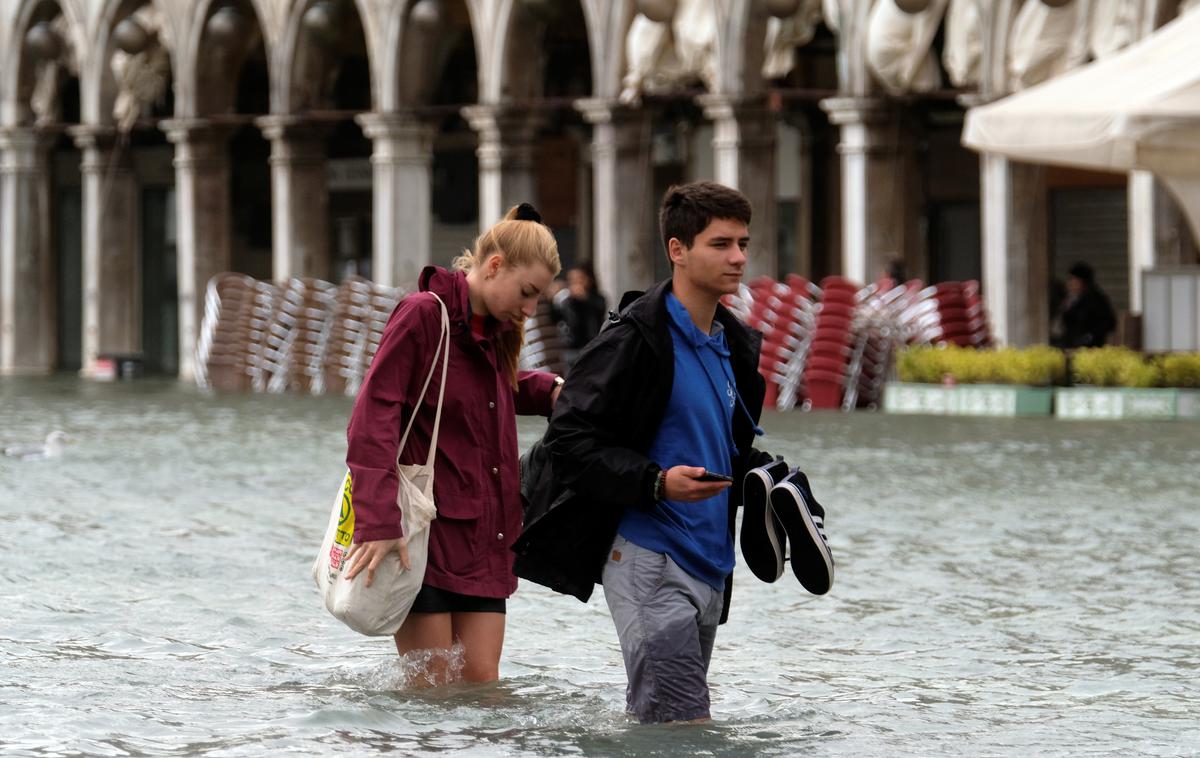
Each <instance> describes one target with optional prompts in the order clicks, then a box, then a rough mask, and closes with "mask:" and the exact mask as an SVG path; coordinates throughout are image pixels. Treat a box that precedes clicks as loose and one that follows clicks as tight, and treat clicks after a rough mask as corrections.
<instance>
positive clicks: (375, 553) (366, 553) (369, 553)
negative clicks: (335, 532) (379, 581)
mask: <svg viewBox="0 0 1200 758" xmlns="http://www.w3.org/2000/svg"><path fill="white" fill-rule="evenodd" d="M393 550H395V551H397V552H399V553H400V565H401V566H403V567H404V570H405V571H410V570H412V563H410V562H409V560H408V540H406V539H404V538H403V537H400V538H399V539H394V540H373V541H371V542H355V543H354V544H353V545H351V546H350V554H349V555H347V556H346V560H347V561H353V565H352V566H351V567H350V571H349V572H348V573H347V574H346V581H351V580H352V579H354V577H356V576H358V574H359V572H361V571H362V570H363V569H364V568H365V569H366V570H367V586H368V587H370V586H371V583H372V582H374V581H375V569H377V568H379V564H380V563H382V562H383V559H384V557H385V556H386V555H387V554H388V553H390V552H391V551H393ZM355 557H357V558H358V560H354V559H355Z"/></svg>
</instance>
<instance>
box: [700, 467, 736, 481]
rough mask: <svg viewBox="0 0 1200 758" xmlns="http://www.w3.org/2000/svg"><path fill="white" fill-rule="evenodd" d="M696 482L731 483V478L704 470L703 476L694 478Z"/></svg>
mask: <svg viewBox="0 0 1200 758" xmlns="http://www.w3.org/2000/svg"><path fill="white" fill-rule="evenodd" d="M696 481H698V482H732V481H733V477H732V476H725V475H724V474H718V473H716V472H715V471H709V470H707V469H705V471H704V473H703V474H701V475H700V476H698V477H696Z"/></svg>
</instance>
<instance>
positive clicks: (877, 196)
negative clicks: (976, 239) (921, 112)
mask: <svg viewBox="0 0 1200 758" xmlns="http://www.w3.org/2000/svg"><path fill="white" fill-rule="evenodd" d="M821 108H822V109H823V110H824V111H825V112H826V113H828V114H829V120H830V122H831V123H833V124H835V125H837V126H839V127H841V142H840V144H838V153H839V154H840V155H841V156H842V161H841V162H842V275H843V276H846V277H847V278H849V279H851V280H853V281H856V282H859V283H861V284H867V283H869V282H872V281H874V280H875V278H876V277H877V276H878V275H879V272H880V270H881V269H882V268H883V265H884V264H885V263H886V262H887V260H888V259H889V258H891V257H893V256H901V257H903V258H905V259H908V258H909V257H910V254H911V253H912V248H913V247H915V245H914V243H913V240H912V236H913V232H914V230H915V219H914V218H913V215H914V214H913V213H910V210H911V204H912V201H913V198H911V197H908V192H907V191H906V183H907V180H906V178H905V167H904V160H903V156H902V154H901V152H900V149H899V148H900V146H899V139H898V137H899V124H898V121H897V118H896V113H895V112H894V110H893V109H892V108H891V107H890V106H889V105H888V104H887V103H886V102H885V101H883V100H877V99H874V98H849V97H837V98H828V99H826V100H822V101H821Z"/></svg>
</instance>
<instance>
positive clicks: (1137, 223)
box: [1129, 171, 1196, 313]
mask: <svg viewBox="0 0 1200 758" xmlns="http://www.w3.org/2000/svg"><path fill="white" fill-rule="evenodd" d="M1195 259H1196V242H1195V241H1194V240H1193V239H1192V231H1191V228H1190V227H1189V226H1188V222H1187V219H1186V218H1184V216H1183V212H1182V211H1181V210H1180V208H1179V205H1178V204H1177V203H1176V201H1175V198H1174V197H1173V196H1172V195H1171V193H1170V192H1169V191H1168V190H1167V188H1166V187H1164V186H1163V184H1162V182H1160V181H1158V180H1157V179H1155V178H1154V175H1153V174H1151V173H1150V172H1148V171H1131V172H1129V310H1130V311H1131V312H1133V313H1141V312H1142V273H1143V272H1144V271H1145V270H1146V269H1149V268H1154V267H1156V266H1178V265H1180V264H1183V263H1190V262H1192V261H1194V260H1195Z"/></svg>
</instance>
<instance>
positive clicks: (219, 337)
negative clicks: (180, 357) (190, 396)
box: [196, 272, 279, 392]
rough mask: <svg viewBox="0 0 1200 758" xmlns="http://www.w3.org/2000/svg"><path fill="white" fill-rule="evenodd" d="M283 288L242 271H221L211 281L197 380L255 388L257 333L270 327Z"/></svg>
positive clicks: (206, 384)
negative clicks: (258, 279) (241, 272)
mask: <svg viewBox="0 0 1200 758" xmlns="http://www.w3.org/2000/svg"><path fill="white" fill-rule="evenodd" d="M278 295H279V289H278V288H277V287H276V286H275V285H274V284H271V283H270V282H260V281H257V280H255V279H253V278H252V277H249V276H246V275H244V274H236V273H232V272H227V273H223V274H217V275H216V276H214V277H213V278H212V279H211V280H209V282H208V286H207V288H206V290H205V297H204V320H203V322H202V323H201V326H200V336H199V339H198V341H197V346H196V382H197V383H198V384H199V385H200V386H201V387H212V388H215V389H220V390H226V391H230V392H244V391H247V390H251V389H254V388H255V381H256V378H258V377H259V376H260V375H261V374H260V363H261V362H260V360H259V350H258V349H257V348H258V344H259V338H260V337H261V335H263V334H265V332H266V330H267V329H268V327H269V323H270V317H271V314H272V313H273V312H274V310H275V302H276V300H277V299H278Z"/></svg>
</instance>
